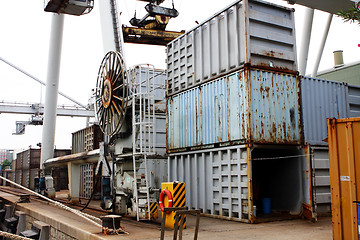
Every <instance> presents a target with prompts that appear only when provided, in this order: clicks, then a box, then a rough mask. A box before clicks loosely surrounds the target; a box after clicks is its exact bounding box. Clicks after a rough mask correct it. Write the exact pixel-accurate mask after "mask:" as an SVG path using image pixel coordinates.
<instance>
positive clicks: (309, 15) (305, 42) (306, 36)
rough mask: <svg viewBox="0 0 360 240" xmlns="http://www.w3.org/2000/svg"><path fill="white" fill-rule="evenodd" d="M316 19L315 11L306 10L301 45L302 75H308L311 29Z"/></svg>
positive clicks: (300, 61)
mask: <svg viewBox="0 0 360 240" xmlns="http://www.w3.org/2000/svg"><path fill="white" fill-rule="evenodd" d="M313 19H314V9H312V8H306V10H305V16H304V33H303V37H302V41H301V43H300V44H301V45H300V53H299V71H300V74H301V75H303V76H304V75H305V74H306V65H307V60H308V56H309V45H310V39H311V29H312V24H313Z"/></svg>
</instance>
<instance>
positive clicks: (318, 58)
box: [311, 14, 333, 77]
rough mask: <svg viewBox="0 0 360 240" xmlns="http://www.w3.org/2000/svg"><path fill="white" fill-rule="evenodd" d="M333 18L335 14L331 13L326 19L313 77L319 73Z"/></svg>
mask: <svg viewBox="0 0 360 240" xmlns="http://www.w3.org/2000/svg"><path fill="white" fill-rule="evenodd" d="M332 19H333V14H329V15H328V18H327V21H326V25H325V32H324V35H323V37H322V39H321V42H320V48H319V52H318V55H317V57H316V61H315V66H314V69H313V72H312V74H311V76H312V77H316V75H317V73H318V70H319V65H320V61H321V57H322V54H323V52H324V48H325V43H326V40H327V37H328V35H329V30H330V26H331V21H332Z"/></svg>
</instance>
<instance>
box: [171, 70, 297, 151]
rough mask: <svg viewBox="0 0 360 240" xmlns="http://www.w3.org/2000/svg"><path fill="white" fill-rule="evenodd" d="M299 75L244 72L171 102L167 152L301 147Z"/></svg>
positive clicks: (220, 79)
mask: <svg viewBox="0 0 360 240" xmlns="http://www.w3.org/2000/svg"><path fill="white" fill-rule="evenodd" d="M299 85H300V84H299V80H298V77H297V76H296V75H292V74H284V73H278V72H273V71H265V70H259V69H253V68H244V69H242V70H240V71H238V72H234V73H232V74H229V75H226V76H224V77H222V78H219V79H216V80H214V81H211V82H208V83H205V84H202V85H200V86H197V87H195V88H193V89H190V90H187V91H184V92H182V93H180V94H177V95H174V96H172V97H170V98H168V99H167V144H168V145H167V148H168V149H167V150H168V151H174V150H176V151H183V150H184V149H185V150H189V148H199V147H213V146H215V145H217V144H218V145H221V146H222V145H228V144H236V143H269V144H301V143H302V140H303V133H302V124H301V111H300V86H299Z"/></svg>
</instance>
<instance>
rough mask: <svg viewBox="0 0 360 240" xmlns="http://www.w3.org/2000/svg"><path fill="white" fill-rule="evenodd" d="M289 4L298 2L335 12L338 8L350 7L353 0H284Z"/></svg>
mask: <svg viewBox="0 0 360 240" xmlns="http://www.w3.org/2000/svg"><path fill="white" fill-rule="evenodd" d="M286 1H287V2H288V3H290V4H295V3H296V4H300V5H304V6H306V7H309V8H314V9H319V10H322V11H325V12H329V13H333V14H336V13H337V12H338V11H339V10H342V9H343V10H346V9H350V8H351V7H352V6H353V4H354V1H353V0H330V1H329V0H286Z"/></svg>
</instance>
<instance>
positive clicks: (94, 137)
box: [71, 125, 104, 154]
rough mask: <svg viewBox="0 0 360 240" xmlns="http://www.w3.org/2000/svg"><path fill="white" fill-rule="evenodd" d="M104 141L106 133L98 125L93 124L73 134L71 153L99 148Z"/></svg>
mask: <svg viewBox="0 0 360 240" xmlns="http://www.w3.org/2000/svg"><path fill="white" fill-rule="evenodd" d="M102 141H104V134H103V133H102V132H101V130H100V127H99V126H98V125H92V126H89V127H87V128H84V129H81V130H79V131H77V132H74V133H73V134H72V147H71V153H72V154H74V153H81V152H87V151H92V150H95V149H98V148H99V143H100V142H102Z"/></svg>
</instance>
